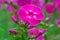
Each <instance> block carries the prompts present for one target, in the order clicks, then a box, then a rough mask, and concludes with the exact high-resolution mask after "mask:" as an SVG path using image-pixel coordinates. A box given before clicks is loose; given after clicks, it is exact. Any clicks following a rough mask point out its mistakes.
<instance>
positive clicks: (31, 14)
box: [18, 5, 44, 26]
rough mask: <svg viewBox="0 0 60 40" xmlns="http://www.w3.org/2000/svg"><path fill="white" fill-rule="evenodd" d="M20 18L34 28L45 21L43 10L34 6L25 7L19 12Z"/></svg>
mask: <svg viewBox="0 0 60 40" xmlns="http://www.w3.org/2000/svg"><path fill="white" fill-rule="evenodd" d="M18 16H19V18H20V19H21V20H22V21H24V22H27V23H29V24H30V25H32V26H36V25H38V24H40V22H41V21H42V20H43V19H44V14H43V12H42V10H41V9H40V8H39V7H37V6H34V5H25V6H23V7H21V8H20V9H19V10H18Z"/></svg>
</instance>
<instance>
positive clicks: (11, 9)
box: [5, 4, 15, 13]
mask: <svg viewBox="0 0 60 40" xmlns="http://www.w3.org/2000/svg"><path fill="white" fill-rule="evenodd" d="M5 6H6V9H7V11H8V12H9V13H11V12H14V10H15V9H14V8H13V7H12V6H11V5H9V4H5Z"/></svg>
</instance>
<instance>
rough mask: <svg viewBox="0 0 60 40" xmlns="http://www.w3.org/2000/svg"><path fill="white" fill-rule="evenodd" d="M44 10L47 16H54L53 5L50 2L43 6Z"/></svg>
mask: <svg viewBox="0 0 60 40" xmlns="http://www.w3.org/2000/svg"><path fill="white" fill-rule="evenodd" d="M45 10H46V13H47V14H54V10H55V7H54V4H53V3H52V2H50V3H47V4H46V6H45Z"/></svg>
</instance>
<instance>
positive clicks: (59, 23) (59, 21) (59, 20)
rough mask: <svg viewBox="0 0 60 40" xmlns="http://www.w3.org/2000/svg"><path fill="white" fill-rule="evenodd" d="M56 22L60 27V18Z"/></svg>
mask: <svg viewBox="0 0 60 40" xmlns="http://www.w3.org/2000/svg"><path fill="white" fill-rule="evenodd" d="M56 24H57V25H58V27H60V19H57V20H56Z"/></svg>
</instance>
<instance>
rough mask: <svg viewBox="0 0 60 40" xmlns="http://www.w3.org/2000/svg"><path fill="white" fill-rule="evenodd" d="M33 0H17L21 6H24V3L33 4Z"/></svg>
mask: <svg viewBox="0 0 60 40" xmlns="http://www.w3.org/2000/svg"><path fill="white" fill-rule="evenodd" d="M31 2H32V0H18V1H17V4H18V5H19V6H24V5H26V4H31Z"/></svg>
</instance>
